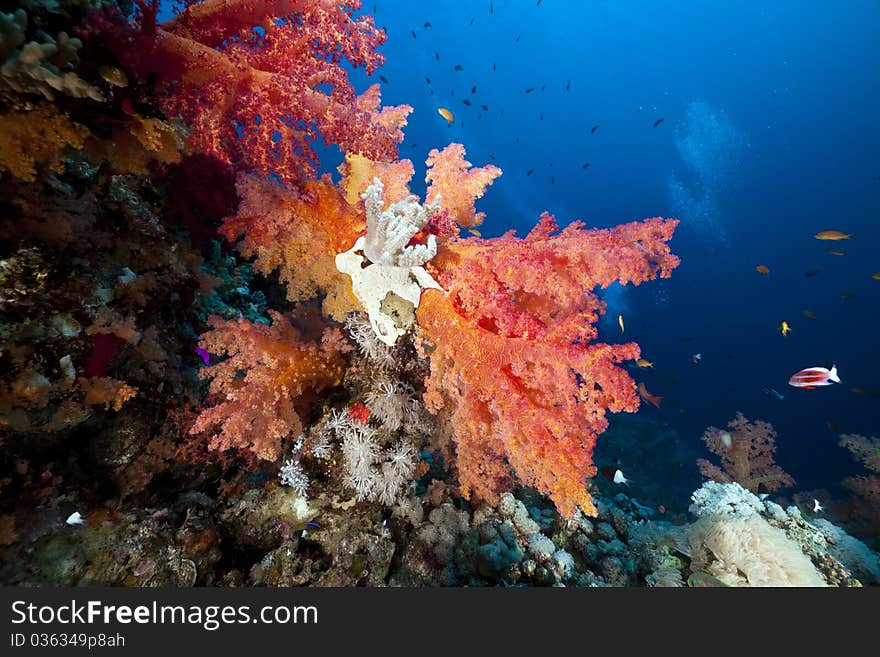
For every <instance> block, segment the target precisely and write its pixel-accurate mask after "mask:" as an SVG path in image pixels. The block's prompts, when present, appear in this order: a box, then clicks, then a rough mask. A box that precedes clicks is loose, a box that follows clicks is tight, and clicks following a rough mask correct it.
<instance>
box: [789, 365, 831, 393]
mask: <svg viewBox="0 0 880 657" xmlns="http://www.w3.org/2000/svg"><path fill="white" fill-rule="evenodd" d="M832 383H840V377H839V376H838V375H837V366H836V365H832V366H831V369H830V370H829V369H828V368H825V367H808V368H807V369H805V370H801V371H800V372H796V373H795V374H792V375H791V378H790V379H789V380H788V385H790V386H794V387H795V388H806V389H807V390H812V389H813V388H818V387H819V386H830V385H831V384H832Z"/></svg>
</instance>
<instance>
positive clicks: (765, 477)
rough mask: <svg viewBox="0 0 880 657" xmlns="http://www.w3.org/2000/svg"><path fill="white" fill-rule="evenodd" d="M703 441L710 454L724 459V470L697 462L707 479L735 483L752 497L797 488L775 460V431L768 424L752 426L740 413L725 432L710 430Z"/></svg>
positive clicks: (729, 423) (762, 422)
mask: <svg viewBox="0 0 880 657" xmlns="http://www.w3.org/2000/svg"><path fill="white" fill-rule="evenodd" d="M702 439H703V442H704V443H706V446H707V447H708V448H709V451H710V452H712V453H713V454H716V455H718V456H720V457H721V467H718V466H717V465H715V464H713V463H710V462H709V461H707V460H706V459H697V466H698V467H699V468H700V473H701V474H702V475H703V476H704V477H708V478H709V479H712V480H714V481H718V482H722V483H730V482H736V483H738V484H740V485H741V486H743V487H745V488H747V489H748V490H750V491H752V492H753V493H758V492H762V491H763V492H773V491H775V490H777V489H779V488H782V487H783V486H794V483H795V482H794V479H792V478H791V476H790V475H789V474H788V473H786V472H785V471H784V470H783V469H782V468H780V467H779V466H778V465H776V463H775V462H774V460H773V454H774V452H775V451H776V431H774V429H773V425H772V424H770V423H769V422H764V421H763V420H757V421H755V422H749V421H748V420H747V419H746V417H745V416H744V415H743V414H742V413H740V412H737V414H736V417H735V418H734V419H733V420H731V421H730V422H728V424H727V429H726V430H724V429H718V428H717V427H709V428H708V429H706V431H705V432H703V436H702Z"/></svg>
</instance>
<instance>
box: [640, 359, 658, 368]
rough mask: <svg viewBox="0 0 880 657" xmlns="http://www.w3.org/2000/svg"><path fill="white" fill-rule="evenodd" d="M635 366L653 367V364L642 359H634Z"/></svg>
mask: <svg viewBox="0 0 880 657" xmlns="http://www.w3.org/2000/svg"><path fill="white" fill-rule="evenodd" d="M636 365H638V366H639V367H654V363H652V362H651V361H649V360H646V359H644V358H636Z"/></svg>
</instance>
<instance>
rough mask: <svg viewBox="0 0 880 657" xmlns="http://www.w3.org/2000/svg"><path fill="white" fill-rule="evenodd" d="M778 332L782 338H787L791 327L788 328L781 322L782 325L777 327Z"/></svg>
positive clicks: (787, 325) (786, 323) (783, 321)
mask: <svg viewBox="0 0 880 657" xmlns="http://www.w3.org/2000/svg"><path fill="white" fill-rule="evenodd" d="M779 332H780V333H782V337H788V334H789V333H791V326H789V324H788V322H786V321H785V320H782V324H780V325H779Z"/></svg>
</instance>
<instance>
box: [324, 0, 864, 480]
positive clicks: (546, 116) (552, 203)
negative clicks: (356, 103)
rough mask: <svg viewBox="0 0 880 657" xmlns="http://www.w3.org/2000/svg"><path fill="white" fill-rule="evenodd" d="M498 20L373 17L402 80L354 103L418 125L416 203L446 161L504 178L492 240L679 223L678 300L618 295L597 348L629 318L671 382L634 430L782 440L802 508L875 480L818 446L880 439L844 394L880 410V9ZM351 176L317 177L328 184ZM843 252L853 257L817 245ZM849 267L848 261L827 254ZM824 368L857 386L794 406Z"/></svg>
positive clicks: (483, 7)
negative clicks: (650, 220) (430, 172)
mask: <svg viewBox="0 0 880 657" xmlns="http://www.w3.org/2000/svg"><path fill="white" fill-rule="evenodd" d="M492 4H493V6H494V13H492V14H490V12H489V7H490V2H489V0H478V1H471V2H462V1H460V0H459V1H455V2H453V1H452V0H434V1H432V2H430V3H420V2H409V1H404V0H396V1H385V2H382V1H379V2H376V3H375V6H374V4H373V3H371V2H367V3H365V6H364V9H365V10H366V11H368V12H370V13H373V15H374V16H375V17H376V21H377V24H378V25H379V26H382V27H384V28H385V29H386V30H387V32H388V41H387V42H386V44H385V45H384V46H383V47H382V48H381V52H383V53H384V54H385V55H386V57H387V62H386V64H385V66H384V67H382V68H381V69H380V70H379V71H377V72H376V74H374V75H373V76H372V77H371V78H369V79H368V78H366V76H364V75H363V72H358V71H355V72H353V73H352V80H353V82H354V84H355V87H356V88H357V89H358V90H359V91H361V90H363V89H364V88H366V86H367V85H368V84H370V83H372V82H377V81H379V78H378V74H381V75H383V76H385V77H386V78H387V79H388V82H387V84H383V85H382V91H383V102H384V104H398V103H406V104H410V105H412V106H413V107H414V108H415V111H414V112H413V114H412V115H411V117H410V121H409V125H408V126H407V127H406V129H405V132H406V141H405V142H404V144H403V146H402V147H401V157H407V158H410V159H412V160H413V161H414V163H415V165H416V176H415V179H414V184H413V191H414V192H416V193H419V194H421V193H423V192H424V183H423V179H424V159H425V156H426V155H427V152H428V150H430V149H431V148H442V147H443V146H445V145H446V144H447V143H449V142H451V141H455V142H460V143H462V144H464V145H465V147H466V149H467V151H468V158H469V159H470V160H471V162H473V163H474V164H475V165H478V166H479V165H483V164H486V163H494V164H496V165H498V166H500V167H501V168H502V169H503V171H504V174H503V176H502V177H501V178H500V179H498V180H497V181H496V182H495V184H494V185H493V186H492V187H491V188H490V189H489V190H488V192H487V194H486V196H485V197H484V198H483V199H482V200H481V201H479V202H478V209H480V210H483V211H485V212H486V213H487V219H486V222H485V224H484V225H483V226H482V227H481V231H482V233H483V235H484V236H485V237H491V236H494V235H499V234H501V233H502V232H504V231H506V230H508V229H510V228H515V229H516V230H517V231H518V233H519V234H520V235H524V234H525V233H526V232H527V231H528V230H529V229H530V228H531V226H532V225H533V224H534V223H535V221H536V220H537V217H538V215H539V213H540V212H541V211H543V210H548V211H550V212H551V213H554V214H555V215H556V217H557V220H558V221H559V222H560V223H562V224H565V223H568V222H569V221H571V220H575V219H580V220H583V221H585V222H587V224H588V225H592V226H597V227H606V226H612V225H615V224H618V223H621V222H625V221H631V220H636V219H642V218H644V217H650V216H657V215H662V216H671V217H677V218H679V219H681V226H680V227H679V229H678V231H677V233H676V236H675V238H674V239H673V241H672V247H673V250H674V252H675V253H677V254H678V255H679V256H681V258H682V264H681V266H680V267H679V268H678V269H677V270H676V271H675V272H674V275H673V277H672V278H671V279H669V280H664V281H655V282H652V283H646V284H644V285H642V286H641V287H639V288H627V289H624V290H619V289H617V290H615V289H612V290H609V291H608V301H609V304H610V305H609V313H608V317H609V318H610V319H611V321H610V322H605V323H603V325H602V331H601V337H602V339H604V340H606V341H609V342H616V341H620V340H621V339H622V337H621V335H620V331H619V328H618V327H617V322H616V318H617V315H618V313H621V314H623V315H624V317H625V320H626V334H625V336H624V337H625V338H626V339H627V340H636V341H638V342H639V343H640V344H641V346H642V351H643V355H644V356H645V357H646V358H648V359H649V360H651V361H653V362H654V363H655V368H656V369H655V370H654V371H646V370H639V371H636V372H634V376H635V378H636V379H637V380H640V381H645V383H646V385H647V387H648V389H649V390H650V391H651V392H652V393H654V394H657V395H662V396H664V398H665V399H664V401H663V404H662V406H661V409H660V410H659V411H657V410H655V409H654V408H653V407H650V406H643V409H642V410H641V411H640V412H641V413H648V414H655V415H656V414H658V413H659V415H660V418H659V419H660V421H661V422H665V423H668V425H669V426H670V427H672V428H673V429H675V430H676V431H677V432H678V433H679V435H680V436H681V437H682V438H683V439H684V440H686V441H689V442H691V443H692V444H693V446H694V449H695V450H697V451H699V452H701V455H704V456H710V455H709V454H708V452H706V451H705V449H704V447H703V446H702V444H701V443H700V441H699V436H700V434H701V433H702V431H703V430H704V429H705V428H706V427H707V426H709V425H716V426H721V425H722V424H725V423H726V422H727V421H728V420H730V419H732V418H733V416H734V414H735V412H736V411H737V410H740V411H742V412H743V413H745V415H746V416H747V417H749V418H750V419H763V420H767V421H769V422H771V423H772V424H773V425H774V426H775V428H776V429H777V430H778V432H779V438H778V443H777V444H778V452H777V462H778V463H779V464H780V465H781V466H782V467H783V468H784V469H785V470H786V471H788V472H789V473H790V474H792V475H793V476H794V477H795V479H796V480H797V482H798V485H797V489H800V490H806V489H812V488H827V489H830V490H832V491H838V490H839V489H837V484H838V482H839V481H840V479H842V478H843V477H844V476H847V475H851V474H861V473H862V471H863V469H862V466H861V465H860V464H858V463H856V462H855V461H853V459H852V458H851V457H850V455H849V453H848V452H846V451H845V450H844V449H843V448H841V447H839V446H838V445H837V432H836V431H833V430H831V429H830V428H828V426H827V424H826V423H827V422H828V421H832V422H834V423H836V424H837V425H839V426H840V427H841V428H842V429H843V431H846V432H855V433H862V434H866V435H880V397H869V396H864V395H859V394H856V393H853V392H851V391H850V388H852V387H860V388H863V389H866V390H869V391H874V392H876V393H880V359H878V352H877V346H876V343H875V340H874V338H875V336H876V335H877V328H878V320H880V281H876V280H872V279H871V274H872V273H874V272H878V271H880V255H878V246H880V223H878V221H877V219H878V217H880V178H878V176H880V131H878V130H877V125H876V121H877V117H878V116H880V85H877V83H876V81H877V74H878V71H880V47H878V45H877V43H878V40H877V39H876V34H875V33H874V32H875V31H876V30H875V28H874V26H876V25H878V24H880V4H878V3H877V2H876V1H872V0H847V2H845V3H825V2H809V1H804V0H797V1H794V0H777V1H775V2H772V3H766V2H739V3H710V2H697V1H694V0H669V1H665V2H660V1H657V0H653V1H651V2H647V3H646V2H643V1H633V0H604V1H590V2H573V1H570V0H544V1H543V2H540V3H536V0H494V2H493V3H492ZM536 4H539V6H536ZM472 19H473V20H472ZM426 21H429V22H430V23H431V27H425V26H424V23H425V22H426ZM411 31H414V32H415V38H414V37H413V35H412V33H411ZM517 37H519V40H518V41H517ZM436 53H439V60H438V59H437V55H436ZM456 65H460V66H462V67H463V70H462V71H456V70H455V69H454V67H455V66H456ZM493 66H494V70H493ZM426 77H428V78H430V80H431V82H430V84H429V83H428V82H427V81H426ZM569 83H570V89H568V90H567V89H566V85H567V84H569ZM474 86H475V87H476V92H475V93H472V92H471V89H472V87H474ZM530 87H531V88H534V91H533V92H531V93H529V94H526V93H524V91H525V89H527V88H530ZM432 92H433V93H432ZM464 99H469V100H471V102H472V105H471V106H466V105H465V104H464V103H462V101H463V100H464ZM483 104H485V105H487V106H488V110H482V109H481V107H480V106H481V105H483ZM438 107H447V108H449V109H451V110H452V111H453V112H454V113H455V116H456V121H455V122H454V124H452V125H448V124H447V122H446V121H445V120H444V119H442V118H441V117H440V116H439V115H438V114H437V108H438ZM658 119H663V121H662V123H660V124H659V125H658V126H657V127H656V128H655V127H652V125H653V124H654V123H655V122H656V121H657V120H658ZM595 125H599V126H600V127H599V128H598V129H597V130H596V131H595V133H593V134H591V128H592V127H593V126H595ZM492 156H494V159H493V157H492ZM338 161H339V155H338V153H327V154H325V156H324V165H325V169H326V170H328V171H333V170H334V169H335V166H336V165H337V164H338ZM587 162H589V165H590V166H589V168H587V169H584V168H583V165H584V164H585V163H587ZM530 169H533V170H534V172H533V174H532V175H530V176H529V175H527V172H528V170H530ZM829 229H834V230H841V231H843V232H846V233H853V234H854V239H853V240H851V241H844V242H822V241H817V240H815V239H813V237H812V236H813V234H814V233H816V232H818V231H822V230H829ZM837 247H840V248H842V249H844V250H845V252H846V255H845V256H842V257H840V256H834V255H829V254H827V253H826V249H827V248H837ZM759 264H764V265H767V266H768V267H769V268H770V270H771V273H770V275H769V276H762V275H760V274H758V273H756V271H755V266H756V265H759ZM807 272H817V273H815V275H813V276H809V277H808V276H805V273H807ZM844 294H847V295H853V296H852V298H849V299H844V298H842V296H841V295H844ZM804 310H810V311H812V312H813V313H815V315H816V317H817V319H815V320H813V319H809V318H807V317H805V316H804V315H803V314H802V312H803V311H804ZM782 320H787V321H788V322H789V323H790V324H791V326H792V327H793V331H792V333H791V334H790V335H789V336H788V337H783V336H782V335H781V334H780V332H779V330H778V327H779V324H780V322H781V321H782ZM697 352H699V353H701V354H702V357H703V358H702V362H701V363H700V364H699V365H694V364H693V363H692V362H691V355H692V354H694V353H697ZM832 363H833V364H836V365H837V367H838V369H839V372H840V376H841V378H842V381H843V384H842V385H835V386H831V387H827V388H822V389H818V390H812V391H805V390H798V389H795V388H792V387H790V386H788V385H787V381H788V378H789V376H790V375H791V374H792V373H794V372H796V371H798V370H800V369H802V368H804V367H809V366H815V365H820V364H826V365H830V364H832ZM764 387H772V388H774V389H776V390H778V391H779V392H780V393H782V394H783V395H784V396H785V398H784V400H778V399H775V398H771V397H768V396H767V395H765V394H764V393H762V388H764ZM691 465H692V464H691ZM694 469H695V466H694ZM658 476H659V473H658Z"/></svg>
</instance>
